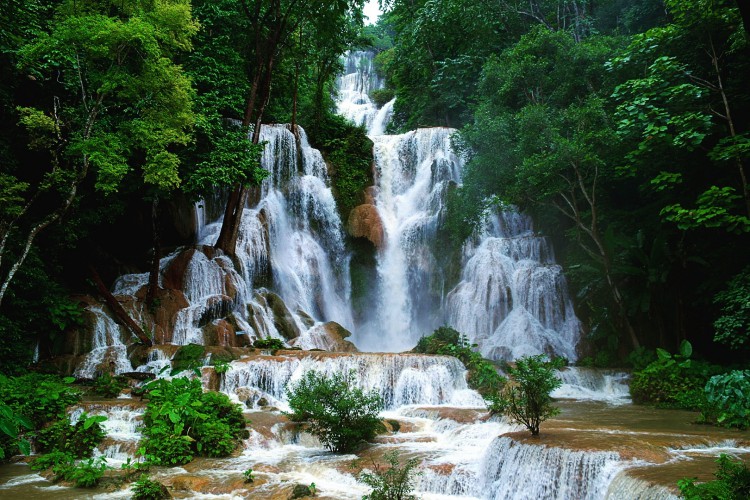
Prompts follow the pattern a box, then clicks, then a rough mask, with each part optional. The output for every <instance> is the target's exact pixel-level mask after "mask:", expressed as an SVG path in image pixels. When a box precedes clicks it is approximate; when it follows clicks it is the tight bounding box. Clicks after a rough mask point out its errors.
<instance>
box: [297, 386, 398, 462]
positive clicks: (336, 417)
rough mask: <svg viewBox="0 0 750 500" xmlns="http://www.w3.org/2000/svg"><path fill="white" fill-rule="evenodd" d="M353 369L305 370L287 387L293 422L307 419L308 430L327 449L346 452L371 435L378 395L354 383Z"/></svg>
mask: <svg viewBox="0 0 750 500" xmlns="http://www.w3.org/2000/svg"><path fill="white" fill-rule="evenodd" d="M354 384H355V381H354V373H352V372H350V373H348V374H342V373H334V374H333V375H331V376H326V375H325V374H322V373H318V372H315V371H309V372H307V373H305V375H304V376H303V377H302V379H301V380H300V381H299V382H297V383H296V384H294V385H292V386H291V387H288V388H287V391H286V396H287V399H288V400H289V407H290V408H291V409H292V413H289V414H288V416H289V417H290V418H291V419H292V420H293V421H295V422H304V421H306V422H308V423H309V425H310V432H311V433H312V434H313V435H315V436H317V437H318V438H320V440H321V441H322V442H323V444H324V445H325V446H326V448H328V449H329V450H331V451H335V452H339V453H348V452H350V451H352V450H354V449H355V448H356V447H357V445H359V444H360V443H361V442H362V441H369V440H371V439H372V438H374V437H375V434H376V433H377V429H378V427H379V426H380V425H381V422H380V418H379V417H378V413H379V412H380V411H381V410H382V409H383V401H382V399H381V397H380V395H379V394H378V393H377V392H375V391H374V390H373V391H369V392H365V391H363V390H362V389H360V388H358V387H356V386H355V385H354Z"/></svg>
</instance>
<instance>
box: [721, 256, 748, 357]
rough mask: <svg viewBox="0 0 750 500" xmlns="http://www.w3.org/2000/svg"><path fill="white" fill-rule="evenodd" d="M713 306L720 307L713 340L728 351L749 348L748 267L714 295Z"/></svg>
mask: <svg viewBox="0 0 750 500" xmlns="http://www.w3.org/2000/svg"><path fill="white" fill-rule="evenodd" d="M714 304H718V305H720V306H721V312H722V315H721V316H720V317H719V318H718V319H717V320H716V321H715V322H714V328H715V330H716V335H715V336H714V340H715V341H716V342H721V343H723V344H726V345H727V346H729V348H730V349H747V348H750V266H748V267H746V268H745V269H744V270H743V271H742V272H741V273H739V274H738V275H737V276H735V277H734V278H733V279H732V280H731V281H730V282H729V285H728V287H727V289H726V290H724V291H722V292H719V293H717V294H716V296H715V297H714Z"/></svg>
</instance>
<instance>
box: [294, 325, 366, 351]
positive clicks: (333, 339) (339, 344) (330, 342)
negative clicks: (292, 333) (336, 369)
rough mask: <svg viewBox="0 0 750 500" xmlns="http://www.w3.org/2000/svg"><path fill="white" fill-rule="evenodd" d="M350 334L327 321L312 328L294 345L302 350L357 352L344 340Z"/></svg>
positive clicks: (354, 347) (341, 327) (353, 346)
mask: <svg viewBox="0 0 750 500" xmlns="http://www.w3.org/2000/svg"><path fill="white" fill-rule="evenodd" d="M350 335H351V332H350V331H349V330H347V329H346V328H344V327H343V326H341V325H340V324H338V323H336V322H335V321H329V322H327V323H322V324H319V325H316V326H314V327H312V328H311V329H310V330H308V331H307V332H305V333H304V334H303V335H302V337H300V338H299V339H297V340H296V341H295V342H294V344H295V345H297V346H299V347H301V348H303V349H323V350H325V351H330V352H359V351H358V349H357V347H356V346H355V345H354V344H352V343H351V342H349V341H348V340H346V339H347V338H348V337H349V336H350Z"/></svg>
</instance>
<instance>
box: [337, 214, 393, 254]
mask: <svg viewBox="0 0 750 500" xmlns="http://www.w3.org/2000/svg"><path fill="white" fill-rule="evenodd" d="M346 229H347V231H348V232H349V234H350V235H351V236H353V237H354V238H366V239H367V240H369V241H371V242H372V244H373V245H375V247H376V248H382V246H383V242H384V241H385V230H384V229H383V220H382V219H381V218H380V213H378V209H377V207H375V205H359V206H356V207H354V208H353V209H352V211H351V212H350V213H349V221H348V222H347V224H346Z"/></svg>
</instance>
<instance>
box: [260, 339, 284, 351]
mask: <svg viewBox="0 0 750 500" xmlns="http://www.w3.org/2000/svg"><path fill="white" fill-rule="evenodd" d="M253 347H255V348H256V349H271V350H276V349H283V348H284V347H285V346H284V342H283V341H282V340H281V339H274V338H270V337H269V338H265V339H258V340H256V341H255V342H253Z"/></svg>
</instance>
